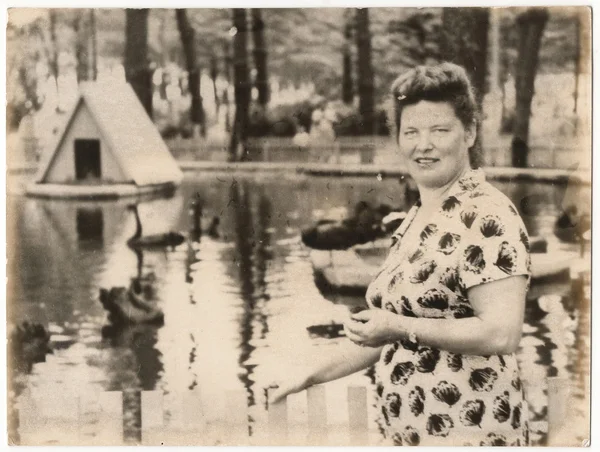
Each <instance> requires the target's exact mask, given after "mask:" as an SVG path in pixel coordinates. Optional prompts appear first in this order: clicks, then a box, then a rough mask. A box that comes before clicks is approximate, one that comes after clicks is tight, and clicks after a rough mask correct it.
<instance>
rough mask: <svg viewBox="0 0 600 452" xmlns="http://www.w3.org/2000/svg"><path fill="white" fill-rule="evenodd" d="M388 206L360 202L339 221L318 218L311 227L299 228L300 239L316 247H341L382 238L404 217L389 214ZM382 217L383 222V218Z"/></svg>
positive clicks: (325, 248) (337, 248)
mask: <svg viewBox="0 0 600 452" xmlns="http://www.w3.org/2000/svg"><path fill="white" fill-rule="evenodd" d="M391 213H393V210H392V209H391V208H390V206H388V205H386V204H382V205H380V206H379V207H377V208H373V207H372V206H370V205H369V203H367V202H365V201H360V202H358V203H357V204H356V206H355V208H354V215H353V216H352V217H351V218H347V219H344V220H342V221H341V222H340V221H333V220H320V221H319V222H317V224H316V225H315V226H312V227H310V228H306V229H304V230H303V231H302V233H301V237H302V242H303V243H304V244H305V245H306V246H308V247H310V248H313V249H317V250H345V249H348V248H350V247H352V246H354V245H358V244H363V243H367V242H370V241H373V240H375V239H378V238H382V237H385V236H386V235H388V234H389V233H390V232H391V231H393V230H395V229H396V228H397V227H398V226H399V225H400V223H401V222H402V220H403V219H404V216H403V215H402V213H400V212H397V213H398V214H399V215H391V216H390V214H391ZM384 218H385V219H386V221H383V220H384Z"/></svg>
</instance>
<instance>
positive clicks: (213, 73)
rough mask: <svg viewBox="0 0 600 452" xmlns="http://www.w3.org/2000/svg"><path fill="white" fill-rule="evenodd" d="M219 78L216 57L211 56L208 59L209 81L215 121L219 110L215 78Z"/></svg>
mask: <svg viewBox="0 0 600 452" xmlns="http://www.w3.org/2000/svg"><path fill="white" fill-rule="evenodd" d="M218 76H219V68H218V66H217V57H216V56H215V55H211V57H210V79H211V80H212V85H213V94H214V96H215V113H216V116H217V119H218V118H219V110H220V109H221V100H220V99H219V90H218V89H217V77H218Z"/></svg>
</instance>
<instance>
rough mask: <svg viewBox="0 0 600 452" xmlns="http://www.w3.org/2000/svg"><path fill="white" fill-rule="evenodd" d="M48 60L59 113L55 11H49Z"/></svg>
mask: <svg viewBox="0 0 600 452" xmlns="http://www.w3.org/2000/svg"><path fill="white" fill-rule="evenodd" d="M48 14H49V16H50V46H51V49H52V50H51V52H50V58H49V61H48V65H49V66H50V74H51V75H52V77H53V78H54V86H55V88H56V112H57V113H60V112H61V108H60V92H59V90H58V76H59V70H58V43H57V39H56V10H53V9H50V11H49V13H48Z"/></svg>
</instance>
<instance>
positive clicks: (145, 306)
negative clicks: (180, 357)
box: [100, 281, 164, 326]
mask: <svg viewBox="0 0 600 452" xmlns="http://www.w3.org/2000/svg"><path fill="white" fill-rule="evenodd" d="M100 303H102V306H103V307H104V309H106V310H107V311H108V320H109V321H110V322H111V323H112V324H113V325H115V326H123V325H131V324H155V325H162V324H163V323H164V314H163V312H162V310H161V309H160V308H158V307H157V306H155V305H154V304H152V303H150V302H148V301H147V300H145V299H144V295H143V290H142V286H141V285H136V284H135V282H133V281H132V284H131V285H130V287H129V288H126V287H113V288H111V289H110V290H107V289H104V288H101V289H100Z"/></svg>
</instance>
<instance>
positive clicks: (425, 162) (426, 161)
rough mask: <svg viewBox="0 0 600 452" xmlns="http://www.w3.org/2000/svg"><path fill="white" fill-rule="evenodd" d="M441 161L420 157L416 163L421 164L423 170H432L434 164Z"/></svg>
mask: <svg viewBox="0 0 600 452" xmlns="http://www.w3.org/2000/svg"><path fill="white" fill-rule="evenodd" d="M439 161H440V159H436V158H433V157H418V158H416V159H415V162H417V163H418V164H419V166H420V167H421V168H425V169H426V168H431V166H432V165H433V164H434V163H437V162H439Z"/></svg>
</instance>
